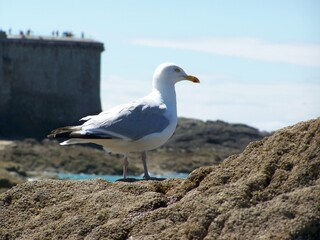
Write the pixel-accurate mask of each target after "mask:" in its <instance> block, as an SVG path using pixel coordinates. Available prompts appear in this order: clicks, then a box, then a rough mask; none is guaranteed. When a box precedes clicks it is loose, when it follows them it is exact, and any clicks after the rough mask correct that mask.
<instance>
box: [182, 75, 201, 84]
mask: <svg viewBox="0 0 320 240" xmlns="http://www.w3.org/2000/svg"><path fill="white" fill-rule="evenodd" d="M184 79H186V80H189V81H191V82H194V83H200V80H199V79H198V78H197V77H195V76H192V75H187V76H185V77H184Z"/></svg>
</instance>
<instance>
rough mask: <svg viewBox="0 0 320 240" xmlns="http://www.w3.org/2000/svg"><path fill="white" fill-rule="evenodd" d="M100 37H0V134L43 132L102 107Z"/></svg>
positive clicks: (22, 135) (36, 134) (21, 135)
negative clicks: (94, 38)
mask: <svg viewBox="0 0 320 240" xmlns="http://www.w3.org/2000/svg"><path fill="white" fill-rule="evenodd" d="M103 50H104V48H103V44H102V43H100V42H96V41H92V40H86V39H75V38H55V37H52V38H42V37H32V36H28V37H26V36H24V35H23V36H6V35H1V37H0V138H26V137H32V138H37V139H42V138H45V137H46V135H47V134H48V133H49V132H50V131H51V130H52V129H54V128H57V127H61V126H65V125H70V124H77V123H78V120H79V119H80V118H81V117H83V116H86V115H90V114H97V113H99V112H100V111H101V103H100V56H101V52H102V51H103Z"/></svg>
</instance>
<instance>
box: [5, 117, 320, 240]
mask: <svg viewBox="0 0 320 240" xmlns="http://www.w3.org/2000/svg"><path fill="white" fill-rule="evenodd" d="M0 219H1V220H2V221H0V239H16V238H20V239H319V238H320V118H319V119H316V120H311V121H308V122H302V123H299V124H297V125H294V126H291V127H287V128H284V129H282V130H280V131H277V132H276V133H274V134H273V135H272V136H270V137H268V138H264V139H263V140H261V141H257V142H253V143H251V144H249V146H248V147H246V149H245V150H244V151H243V152H242V153H241V154H239V155H233V156H231V157H229V158H228V159H226V160H225V161H224V162H222V163H221V164H219V165H216V166H212V167H202V168H199V169H196V170H195V171H193V172H192V173H191V174H190V175H189V177H188V178H187V179H185V180H182V179H168V180H164V181H138V182H132V183H126V182H116V183H109V182H107V181H104V180H86V181H70V180H68V181H62V180H45V181H35V182H27V183H24V184H21V185H17V186H15V187H14V188H12V189H10V190H8V191H7V192H5V193H3V194H2V195H0ZM3 219H4V220H3Z"/></svg>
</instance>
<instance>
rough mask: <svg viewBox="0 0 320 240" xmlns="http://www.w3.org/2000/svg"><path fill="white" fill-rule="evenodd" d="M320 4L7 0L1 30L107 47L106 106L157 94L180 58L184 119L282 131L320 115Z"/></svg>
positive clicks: (304, 0)
mask: <svg viewBox="0 0 320 240" xmlns="http://www.w3.org/2000/svg"><path fill="white" fill-rule="evenodd" d="M319 12H320V1H316V0H282V1H276V0H269V1H253V0H243V1H236V0H232V1H231V0H224V1H222V0H221V1H217V0H210V1H209V0H208V1H191V0H190V1H182V0H176V1H167V0H162V1H147V0H140V1H139V0H136V1H128V0H127V1H124V0H118V1H107V0H105V1H102V0H101V1H95V0H92V1H77V3H76V4H75V2H74V1H65V0H55V1H40V0H28V1H22V0H20V1H17V0H1V1H0V28H2V29H3V30H8V29H9V28H11V29H12V33H18V32H19V30H24V31H26V30H27V29H31V30H32V31H33V33H34V34H35V35H51V32H52V30H59V31H60V32H63V31H66V30H68V31H72V32H73V33H75V34H76V35H77V36H80V34H81V32H84V33H85V36H86V37H89V38H93V39H95V40H98V41H101V42H103V43H104V45H105V51H104V52H103V54H102V64H101V70H102V71H101V100H102V104H103V108H104V110H106V109H107V108H110V107H113V106H115V105H117V104H121V103H125V102H127V101H130V100H134V99H136V98H138V97H142V96H144V95H145V94H147V93H148V92H149V91H150V87H151V77H152V74H153V71H154V69H155V67H156V66H157V65H158V64H160V63H162V62H167V61H170V62H175V63H177V64H178V65H180V66H181V67H183V68H184V70H185V71H186V72H187V73H189V74H193V75H196V76H198V77H199V78H200V80H201V84H199V85H196V84H191V83H189V82H182V83H179V84H177V86H176V89H177V97H178V115H179V116H184V117H191V118H199V119H203V120H216V119H220V120H224V121H228V122H232V123H246V124H249V125H251V126H254V127H257V128H259V129H261V130H268V131H270V130H276V129H279V128H281V127H284V126H287V125H290V124H294V123H296V122H299V121H304V120H308V119H311V118H316V117H319V116H320V14H319Z"/></svg>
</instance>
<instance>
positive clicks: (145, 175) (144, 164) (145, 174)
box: [141, 151, 151, 179]
mask: <svg viewBox="0 0 320 240" xmlns="http://www.w3.org/2000/svg"><path fill="white" fill-rule="evenodd" d="M141 160H142V163H143V170H144V175H143V178H144V179H150V178H151V177H150V175H149V173H148V167H147V153H146V152H145V151H143V152H141Z"/></svg>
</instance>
